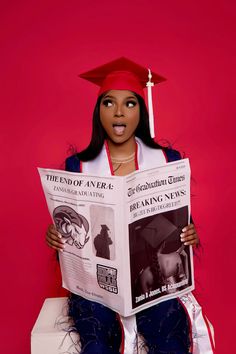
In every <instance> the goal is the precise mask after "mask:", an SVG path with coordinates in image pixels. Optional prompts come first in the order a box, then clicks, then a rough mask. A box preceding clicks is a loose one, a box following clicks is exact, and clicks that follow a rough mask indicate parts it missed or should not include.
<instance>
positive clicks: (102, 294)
mask: <svg viewBox="0 0 236 354" xmlns="http://www.w3.org/2000/svg"><path fill="white" fill-rule="evenodd" d="M39 173H40V177H41V182H42V186H43V189H44V193H45V197H46V200H47V205H48V209H49V212H50V214H51V217H52V219H53V222H54V224H55V226H56V228H57V230H58V231H59V232H60V233H61V235H62V237H63V238H64V240H65V249H64V251H63V252H59V260H60V266H61V272H62V280H63V287H64V288H66V289H68V290H70V291H71V292H73V293H75V294H78V295H81V296H82V297H84V298H86V299H89V300H92V301H96V302H99V303H101V304H104V305H106V306H108V307H110V308H111V309H113V310H114V311H116V312H118V313H120V314H121V315H123V316H130V315H131V314H134V313H136V312H138V311H140V310H143V309H145V308H147V307H150V306H152V305H153V304H156V303H158V302H161V301H164V300H166V299H170V298H174V297H177V296H180V295H183V294H185V293H187V292H189V291H191V290H193V288H194V277H193V261H192V248H191V247H190V246H184V245H183V244H182V242H181V241H180V233H181V232H182V231H181V230H182V228H183V227H184V226H186V225H187V224H188V223H189V218H190V166H189V161H188V159H183V160H180V161H176V162H171V163H168V164H166V165H164V166H161V167H157V168H152V169H149V170H145V171H136V172H134V173H132V174H130V175H127V176H124V177H120V176H119V177H118V176H106V177H104V176H103V177H101V176H96V175H89V174H83V173H73V172H66V171H61V170H51V169H42V168H39Z"/></svg>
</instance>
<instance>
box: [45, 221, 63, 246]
mask: <svg viewBox="0 0 236 354" xmlns="http://www.w3.org/2000/svg"><path fill="white" fill-rule="evenodd" d="M46 242H47V245H48V246H49V247H51V248H54V249H55V250H57V251H61V252H62V251H63V249H64V247H65V246H64V243H65V241H64V240H63V239H62V236H61V234H60V233H59V232H58V231H57V230H56V228H55V226H54V225H49V226H48V229H47V232H46Z"/></svg>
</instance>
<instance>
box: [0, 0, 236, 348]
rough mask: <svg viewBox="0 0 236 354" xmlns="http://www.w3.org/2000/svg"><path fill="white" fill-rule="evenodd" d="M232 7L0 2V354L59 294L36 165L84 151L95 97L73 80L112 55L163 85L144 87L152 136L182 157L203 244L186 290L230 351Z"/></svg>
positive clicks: (26, 344) (26, 337)
mask: <svg viewBox="0 0 236 354" xmlns="http://www.w3.org/2000/svg"><path fill="white" fill-rule="evenodd" d="M234 3H235V2H234V1H230V0H224V1H223V0H222V1H217V0H215V1H211V0H208V1H203V0H198V1H195V2H193V1H192V2H191V1H187V0H182V1H178V0H170V1H158V0H149V1H146V0H136V1H126V0H119V1H117V2H112V1H108V0H100V1H95V0H94V1H87V2H86V1H81V0H77V1H50V0H49V1H38V2H36V1H29V0H25V1H17V0H12V1H10V0H9V1H5V2H2V4H1V11H0V24H1V31H0V47H1V56H0V77H1V95H0V113H1V130H0V131H1V139H0V144H1V167H0V168H1V179H2V182H1V210H2V212H3V213H1V214H2V218H1V236H2V241H1V257H0V259H1V271H2V274H1V284H2V286H1V292H0V293H1V331H0V335H1V338H2V339H1V352H2V353H9V354H13V353H18V354H29V352H30V349H29V348H30V331H31V328H32V326H33V324H34V322H35V320H36V317H37V315H38V312H39V310H40V307H41V304H42V302H43V300H44V299H45V297H50V296H60V295H62V294H63V291H62V290H61V289H60V279H59V277H58V270H57V266H56V261H55V258H54V256H53V255H52V252H51V250H49V249H48V248H47V247H46V245H45V230H46V228H47V225H48V223H49V216H48V212H47V208H46V205H45V201H44V196H43V193H42V191H41V187H40V182H39V177H38V174H37V170H36V167H37V166H41V167H52V168H60V166H61V164H62V163H63V160H64V158H65V157H66V155H67V149H68V146H69V144H70V143H72V144H77V146H78V148H82V147H84V146H85V145H86V144H87V143H88V140H89V136H90V128H91V113H92V110H93V105H94V103H95V99H96V92H97V89H96V88H95V87H92V85H90V84H89V83H86V82H85V81H83V80H81V79H79V78H78V77H77V74H78V73H79V72H83V71H85V70H88V69H90V68H93V67H94V66H96V65H100V64H103V63H104V62H107V61H109V60H112V59H115V58H116V57H119V56H121V55H124V56H127V57H130V58H131V59H133V60H135V61H137V62H139V63H141V64H144V65H148V66H150V67H151V68H153V69H155V70H156V71H157V72H159V73H160V74H161V75H163V76H165V77H167V78H168V81H166V82H165V83H163V84H161V85H160V86H159V88H155V94H154V96H155V97H157V96H158V103H157V105H156V106H155V111H156V112H157V114H156V121H157V136H158V138H159V139H168V140H169V141H170V142H172V143H173V144H174V147H175V148H177V149H179V150H180V151H182V152H185V153H186V155H187V156H188V157H190V159H191V166H192V174H193V177H194V183H193V193H194V197H193V216H194V219H195V222H196V225H197V227H198V230H199V235H200V237H201V241H202V245H203V248H204V250H203V252H202V253H201V254H200V257H199V260H198V261H197V262H196V268H197V271H196V275H197V276H196V277H197V293H198V296H199V299H200V301H201V302H202V304H203V305H204V309H205V310H206V313H207V315H208V317H209V318H210V320H211V321H212V322H213V324H214V326H215V330H216V340H217V344H218V352H219V353H229V352H230V353H233V352H236V344H235V341H234V342H233V340H232V338H233V335H234V334H235V329H234V328H233V327H234V323H233V317H234V316H235V302H234V292H235V274H234V275H233V273H232V270H233V266H234V262H235V248H234V247H235V235H234V232H233V231H234V228H233V226H234V212H233V211H234V203H233V196H234V195H233V191H234V190H235V187H234V184H233V183H234V173H235V171H234V166H235V161H234V160H235V156H234V152H235V150H234V147H235V107H234V105H233V91H235V77H233V74H234V68H235V63H233V54H235V40H234V41H233V39H235V37H234V35H235V27H234V19H235V17H234V15H235V12H234V10H235V8H234ZM230 163H232V167H231V166H230ZM224 294H227V295H224Z"/></svg>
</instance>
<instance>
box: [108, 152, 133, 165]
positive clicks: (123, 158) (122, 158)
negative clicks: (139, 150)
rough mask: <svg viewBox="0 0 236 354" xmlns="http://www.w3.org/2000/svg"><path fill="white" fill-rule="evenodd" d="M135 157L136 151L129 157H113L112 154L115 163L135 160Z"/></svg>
mask: <svg viewBox="0 0 236 354" xmlns="http://www.w3.org/2000/svg"><path fill="white" fill-rule="evenodd" d="M134 157H135V152H133V153H132V154H131V155H129V156H127V157H113V156H111V161H112V163H114V164H123V163H128V162H131V161H133V160H134Z"/></svg>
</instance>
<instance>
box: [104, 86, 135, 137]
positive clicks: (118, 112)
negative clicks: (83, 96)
mask: <svg viewBox="0 0 236 354" xmlns="http://www.w3.org/2000/svg"><path fill="white" fill-rule="evenodd" d="M139 117H140V107H139V102H138V99H137V97H136V96H135V94H134V93H133V92H131V91H127V90H110V91H108V92H107V93H106V94H105V95H104V97H103V98H102V100H101V104H100V120H101V123H102V126H103V128H104V129H105V131H106V133H107V136H108V138H109V139H110V140H111V141H112V142H114V143H116V144H122V143H124V142H127V141H128V140H130V139H133V138H134V134H135V130H136V128H137V126H138V123H139Z"/></svg>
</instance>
